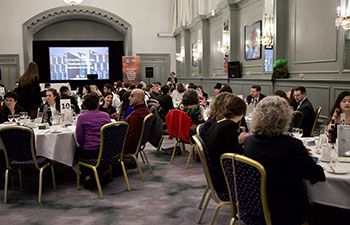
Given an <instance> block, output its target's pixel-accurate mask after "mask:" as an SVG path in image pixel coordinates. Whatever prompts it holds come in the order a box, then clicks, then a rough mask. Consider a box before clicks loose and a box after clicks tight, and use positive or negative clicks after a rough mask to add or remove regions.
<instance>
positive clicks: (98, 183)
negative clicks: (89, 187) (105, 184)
mask: <svg viewBox="0 0 350 225" xmlns="http://www.w3.org/2000/svg"><path fill="white" fill-rule="evenodd" d="M92 170H93V171H94V174H95V180H96V185H97V189H98V193H99V195H100V199H103V192H102V188H101V184H100V178H99V177H98V173H97V170H96V168H95V167H94V168H92Z"/></svg>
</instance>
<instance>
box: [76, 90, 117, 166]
mask: <svg viewBox="0 0 350 225" xmlns="http://www.w3.org/2000/svg"><path fill="white" fill-rule="evenodd" d="M98 102H99V97H98V96H97V95H96V94H93V93H92V94H89V95H87V96H86V98H85V100H84V105H85V107H86V109H87V110H88V111H87V112H85V113H83V114H81V115H80V116H79V117H78V120H77V127H76V131H75V132H76V136H77V141H78V144H79V145H80V146H81V147H82V149H81V151H79V152H78V156H79V158H87V159H90V158H97V156H98V152H99V148H100V130H101V127H102V126H103V125H105V124H107V123H110V122H111V119H110V118H109V115H108V114H107V113H105V112H101V111H99V110H98Z"/></svg>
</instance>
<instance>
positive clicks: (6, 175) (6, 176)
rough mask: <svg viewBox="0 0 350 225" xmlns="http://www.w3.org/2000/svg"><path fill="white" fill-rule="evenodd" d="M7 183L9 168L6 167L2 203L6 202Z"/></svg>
mask: <svg viewBox="0 0 350 225" xmlns="http://www.w3.org/2000/svg"><path fill="white" fill-rule="evenodd" d="M8 184H9V170H8V169H6V171H5V186H4V203H7V194H8V193H7V192H8Z"/></svg>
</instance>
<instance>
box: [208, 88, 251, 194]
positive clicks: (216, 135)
mask: <svg viewBox="0 0 350 225" xmlns="http://www.w3.org/2000/svg"><path fill="white" fill-rule="evenodd" d="M220 95H221V94H219V95H218V97H219V96H220ZM218 107H219V108H220V110H219V111H217V112H220V113H218V114H217V116H219V117H216V118H217V119H219V118H220V119H219V120H218V121H216V122H214V123H213V124H212V125H211V126H210V128H209V130H208V132H207V137H206V143H207V147H208V157H207V158H208V159H207V160H208V161H210V164H211V165H212V170H213V171H215V172H214V175H213V177H212V180H213V186H214V188H215V190H216V191H217V192H220V193H226V194H227V193H228V191H227V186H226V185H225V184H226V181H225V177H224V175H223V172H222V169H221V165H220V157H221V155H222V154H224V153H238V154H243V148H242V144H243V142H244V139H245V138H246V137H247V136H248V135H250V134H247V133H245V132H242V133H239V123H240V121H241V119H242V118H243V116H244V115H245V113H246V109H247V106H246V104H245V102H244V101H243V100H242V99H240V98H239V97H236V96H235V95H234V94H232V93H227V95H226V96H225V97H224V98H222V104H221V105H218ZM221 112H222V114H221ZM221 116H222V117H223V118H221Z"/></svg>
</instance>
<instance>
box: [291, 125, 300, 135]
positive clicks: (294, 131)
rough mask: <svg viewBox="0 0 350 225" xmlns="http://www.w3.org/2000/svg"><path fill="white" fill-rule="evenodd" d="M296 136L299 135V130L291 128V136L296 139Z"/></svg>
mask: <svg viewBox="0 0 350 225" xmlns="http://www.w3.org/2000/svg"><path fill="white" fill-rule="evenodd" d="M298 134H299V128H297V127H293V128H292V136H293V137H298Z"/></svg>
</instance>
